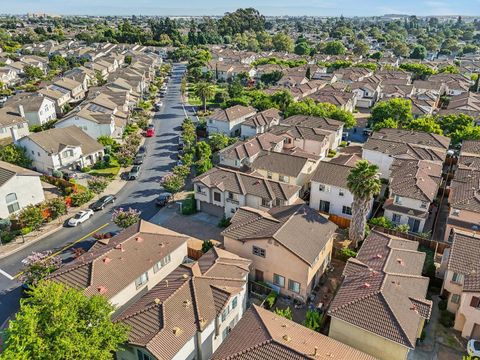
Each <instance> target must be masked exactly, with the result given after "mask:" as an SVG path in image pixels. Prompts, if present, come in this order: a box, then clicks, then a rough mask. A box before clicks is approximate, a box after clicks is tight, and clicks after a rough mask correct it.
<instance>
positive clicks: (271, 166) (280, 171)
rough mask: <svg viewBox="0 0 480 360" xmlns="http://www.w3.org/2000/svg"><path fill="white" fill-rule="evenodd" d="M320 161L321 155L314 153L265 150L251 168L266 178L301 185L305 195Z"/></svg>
mask: <svg viewBox="0 0 480 360" xmlns="http://www.w3.org/2000/svg"><path fill="white" fill-rule="evenodd" d="M319 162H320V157H319V156H317V155H313V154H305V153H303V152H302V154H301V155H300V154H298V155H297V154H295V153H294V154H289V153H285V152H275V151H265V152H263V153H262V154H260V155H258V156H257V158H256V159H255V160H254V161H253V163H252V164H251V166H250V169H251V170H252V173H254V174H258V175H260V176H263V177H264V178H266V179H269V180H274V181H279V182H283V183H286V184H290V185H298V186H300V188H301V190H300V196H303V194H304V193H305V192H306V191H307V190H308V187H309V183H310V179H311V178H312V176H313V173H314V172H315V170H316V168H317V166H318V164H319Z"/></svg>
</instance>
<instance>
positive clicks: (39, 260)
mask: <svg viewBox="0 0 480 360" xmlns="http://www.w3.org/2000/svg"><path fill="white" fill-rule="evenodd" d="M22 264H23V265H25V269H24V270H23V272H22V274H21V275H20V277H19V280H20V281H21V282H23V283H24V284H28V285H37V284H38V282H39V281H40V280H42V279H44V278H46V277H47V276H48V275H49V274H51V273H52V272H54V271H55V270H57V269H58V268H59V267H60V265H61V264H62V260H61V259H60V257H58V256H53V255H52V251H50V250H48V251H45V252H43V253H42V252H32V255H30V256H28V257H26V258H25V259H23V260H22Z"/></svg>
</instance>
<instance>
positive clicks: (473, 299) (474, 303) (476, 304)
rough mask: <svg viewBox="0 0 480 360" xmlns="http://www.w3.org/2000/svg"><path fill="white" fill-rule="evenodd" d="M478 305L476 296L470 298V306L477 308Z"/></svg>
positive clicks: (479, 303)
mask: <svg viewBox="0 0 480 360" xmlns="http://www.w3.org/2000/svg"><path fill="white" fill-rule="evenodd" d="M479 305H480V298H479V297H476V296H474V297H472V300H471V301H470V306H471V307H474V308H477V307H479Z"/></svg>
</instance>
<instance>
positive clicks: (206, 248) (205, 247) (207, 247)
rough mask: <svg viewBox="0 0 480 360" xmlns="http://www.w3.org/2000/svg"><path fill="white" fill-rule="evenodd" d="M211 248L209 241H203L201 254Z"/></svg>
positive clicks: (211, 244)
mask: <svg viewBox="0 0 480 360" xmlns="http://www.w3.org/2000/svg"><path fill="white" fill-rule="evenodd" d="M212 247H213V243H212V242H211V241H210V240H204V241H203V244H202V253H204V254H205V253H206V252H207V251H208V250H210V249H211V248H212Z"/></svg>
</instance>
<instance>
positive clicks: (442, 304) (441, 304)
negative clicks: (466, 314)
mask: <svg viewBox="0 0 480 360" xmlns="http://www.w3.org/2000/svg"><path fill="white" fill-rule="evenodd" d="M447 303H448V302H447V300H445V299H442V300H440V301H439V302H438V309H439V310H441V311H444V310H447Z"/></svg>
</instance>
